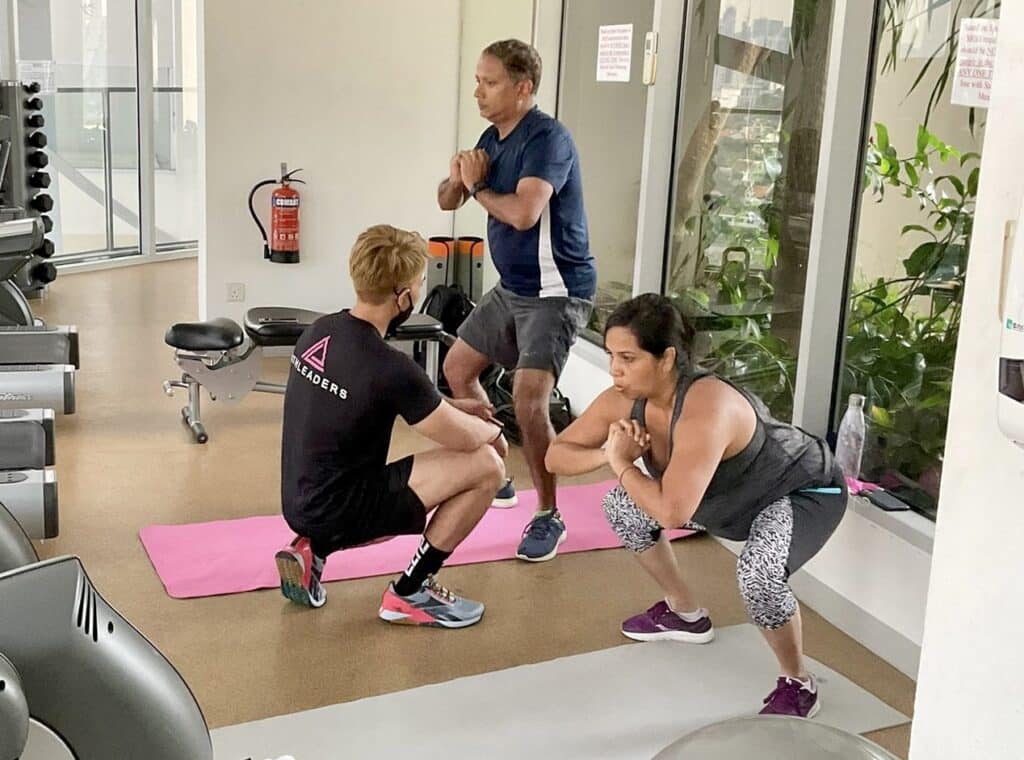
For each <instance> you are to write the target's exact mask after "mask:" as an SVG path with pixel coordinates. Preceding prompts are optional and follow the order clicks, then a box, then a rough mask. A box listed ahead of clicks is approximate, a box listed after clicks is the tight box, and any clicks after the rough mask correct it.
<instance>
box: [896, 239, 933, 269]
mask: <svg viewBox="0 0 1024 760" xmlns="http://www.w3.org/2000/svg"><path fill="white" fill-rule="evenodd" d="M937 247H938V243H935V242H928V243H921V245H919V246H918V247H917V248H915V249H914V252H913V253H911V254H910V257H909V258H907V259H905V260H904V261H903V268H904V269H905V270H906V272H907V275H908V276H909V277H920V276H921V275H922V274H923V273H924V272H926V271H928V270H929V269H931V268H932V267H933V266H934V265H935V260H936V258H937V257H936V256H935V249H936V248H937Z"/></svg>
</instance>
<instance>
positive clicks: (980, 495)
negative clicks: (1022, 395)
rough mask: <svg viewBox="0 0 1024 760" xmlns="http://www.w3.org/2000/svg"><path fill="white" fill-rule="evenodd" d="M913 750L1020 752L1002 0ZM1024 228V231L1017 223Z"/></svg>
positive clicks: (919, 759) (1012, 25) (1010, 150)
mask: <svg viewBox="0 0 1024 760" xmlns="http://www.w3.org/2000/svg"><path fill="white" fill-rule="evenodd" d="M1002 14H1003V15H1002V19H1001V21H1000V30H999V45H998V53H997V62H996V76H995V83H994V92H993V96H992V101H991V103H992V106H991V108H990V109H989V112H988V129H987V132H986V135H985V154H984V158H983V159H982V169H981V185H980V190H979V198H978V210H977V217H976V220H975V225H974V240H973V244H972V249H971V256H970V264H969V266H968V270H967V289H966V297H965V300H964V310H963V320H962V323H961V328H960V329H961V339H960V341H959V343H958V349H957V359H956V372H955V375H954V379H953V396H952V405H951V408H950V417H949V434H948V438H947V444H946V461H945V466H944V468H943V476H942V496H941V500H940V505H939V520H938V524H937V526H936V535H935V550H934V561H933V563H932V581H931V586H930V589H929V593H928V612H927V617H926V620H925V634H924V647H923V650H922V658H921V672H920V681H919V683H918V690H917V702H916V706H915V710H914V728H913V735H912V737H911V746H910V756H911V758H913V760H931V758H944V759H945V758H985V760H997V759H998V758H1007V760H1009V758H1019V757H1021V755H1022V752H1024V750H1022V746H1024V739H1022V736H1021V728H1020V726H1021V718H1022V717H1024V649H1022V647H1021V641H1022V639H1024V595H1022V594H1021V583H1020V571H1021V569H1022V559H1021V557H1022V555H1021V549H1020V536H1021V535H1022V533H1024V509H1022V507H1024V502H1022V499H1021V493H1022V490H1024V451H1021V450H1020V449H1017V448H1016V447H1014V446H1013V445H1012V444H1011V443H1009V442H1008V441H1007V440H1006V439H1005V438H1004V437H1003V436H1002V435H1001V434H1000V433H999V430H998V428H997V426H996V417H995V407H996V378H997V366H998V355H999V354H998V345H999V338H1000V327H1001V324H1000V318H999V315H998V314H997V313H996V303H997V298H996V296H995V294H996V292H997V288H998V284H999V267H1000V259H1001V251H1002V239H1003V229H1004V223H1005V222H1006V220H1008V219H1013V218H1016V216H1017V213H1018V210H1019V209H1020V203H1021V197H1022V195H1024V153H1022V151H1021V150H1020V140H1021V135H1022V134H1024V133H1022V130H1021V124H1024V91H1022V89H1021V82H1022V81H1024V5H1022V4H1021V3H1017V2H1014V3H1003V6H1002ZM1018 234H1024V233H1018Z"/></svg>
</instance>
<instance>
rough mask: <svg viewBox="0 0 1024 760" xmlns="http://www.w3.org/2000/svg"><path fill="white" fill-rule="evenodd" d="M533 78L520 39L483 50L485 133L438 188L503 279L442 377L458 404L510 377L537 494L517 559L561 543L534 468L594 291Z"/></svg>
mask: <svg viewBox="0 0 1024 760" xmlns="http://www.w3.org/2000/svg"><path fill="white" fill-rule="evenodd" d="M540 75H541V60H540V56H539V55H538V54H537V51H536V50H535V49H534V48H533V47H532V46H530V45H528V44H526V43H525V42H521V41H519V40H502V41H500V42H495V43H493V44H491V45H489V46H488V47H487V48H486V49H484V51H483V53H482V55H481V56H480V60H479V62H478V63H477V67H476V82H477V86H476V91H475V93H474V94H475V97H476V100H477V105H478V106H479V109H480V115H481V116H483V117H484V118H485V119H487V120H488V121H489V122H491V126H490V127H488V128H487V129H486V130H485V131H484V133H483V134H482V135H481V136H480V139H479V140H478V141H477V144H476V147H475V148H474V149H473V150H470V151H460V152H459V153H457V154H456V155H455V156H453V157H452V160H451V163H450V165H449V175H448V177H447V178H446V179H445V180H444V181H443V182H442V183H441V185H440V186H439V187H438V191H437V199H438V204H439V205H440V206H441V208H442V209H445V210H454V209H456V208H459V207H460V206H461V205H462V204H463V203H465V202H466V200H467V199H468V198H473V199H474V200H476V202H477V203H479V204H480V205H481V206H483V207H484V209H486V211H487V240H488V243H489V245H490V249H491V257H492V259H493V260H494V265H495V267H496V268H497V270H498V273H499V274H500V275H501V281H500V282H499V284H498V285H497V286H496V287H495V288H494V289H493V290H491V291H489V292H488V293H487V294H486V295H484V297H483V298H482V299H481V301H480V303H479V304H477V307H476V309H474V310H473V312H472V313H471V314H470V315H469V317H468V318H467V319H466V321H465V322H464V323H463V324H462V326H461V327H460V328H459V339H458V341H456V343H455V345H454V346H453V347H452V348H451V350H450V351H449V352H448V355H447V357H446V358H445V362H444V374H445V377H446V378H447V379H448V383H449V385H450V386H451V388H452V392H453V393H454V395H455V396H456V397H457V398H477V399H481V400H486V398H487V396H486V394H485V392H484V390H483V388H482V387H481V385H480V382H479V377H480V373H481V372H483V370H484V369H486V368H487V366H488V365H490V364H491V363H497V364H501V365H503V366H504V367H506V368H508V369H515V370H516V373H515V382H514V385H513V398H514V402H515V411H516V421H517V422H518V424H519V427H520V429H521V430H522V434H523V450H524V453H525V455H526V461H527V464H528V465H529V468H530V474H531V476H532V477H533V482H534V485H535V486H536V488H537V496H538V502H537V504H538V511H537V513H536V514H535V515H534V517H533V519H532V520H531V521H530V524H529V525H528V526H527V527H526V530H525V531H524V532H523V538H522V541H521V543H520V545H519V549H518V551H517V556H518V557H519V558H520V559H524V560H527V561H531V562H542V561H544V560H549V559H551V558H553V557H554V556H555V554H556V553H557V551H558V545H559V544H560V543H561V542H562V541H564V540H565V538H566V532H565V523H564V522H563V521H562V518H561V516H560V515H559V513H558V505H557V501H556V490H555V477H554V476H553V475H552V474H551V473H549V472H548V471H547V469H546V468H545V466H544V455H545V454H546V453H547V449H548V446H549V445H550V443H551V441H552V439H553V438H554V430H553V429H552V427H551V420H550V417H549V415H548V400H549V398H550V394H551V390H552V389H553V388H554V386H555V383H556V382H557V380H558V377H559V375H560V374H561V372H562V369H563V368H564V367H565V362H566V360H567V359H568V357H569V349H570V347H571V346H572V344H573V342H574V341H575V340H576V335H577V333H578V332H579V331H580V330H581V329H582V328H583V327H585V326H586V324H587V320H588V319H589V317H590V312H591V308H592V303H593V298H594V292H595V290H596V286H597V271H596V268H595V266H594V258H593V256H591V254H590V244H589V240H588V236H587V217H586V213H585V211H584V209H583V182H582V177H581V174H580V161H579V154H578V153H577V151H576V146H575V144H574V143H573V140H572V136H571V135H570V134H569V131H568V130H567V129H566V128H565V126H563V125H562V124H561V123H560V122H558V121H557V120H555V119H553V118H552V117H550V116H548V115H547V114H545V113H543V112H542V111H540V110H539V109H538V108H537V107H536V106H535V105H534V96H535V94H536V92H537V86H538V85H539V83H540ZM498 497H499V498H498V499H496V501H495V505H496V506H497V505H500V506H511V505H512V504H514V503H515V491H514V490H513V489H512V487H511V482H509V483H506V486H505V488H503V489H502V490H501V491H500V492H499V494H498ZM502 502H504V503H502Z"/></svg>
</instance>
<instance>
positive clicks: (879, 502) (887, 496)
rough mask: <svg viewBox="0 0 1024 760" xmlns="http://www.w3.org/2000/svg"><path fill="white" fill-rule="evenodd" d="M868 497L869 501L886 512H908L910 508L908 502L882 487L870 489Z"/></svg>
mask: <svg viewBox="0 0 1024 760" xmlns="http://www.w3.org/2000/svg"><path fill="white" fill-rule="evenodd" d="M867 497H868V501H870V502H871V503H872V504H874V505H875V506H876V507H878V508H879V509H884V510H885V511H886V512H907V511H909V509H910V507H909V506H908V505H907V504H905V503H904V502H902V501H900V500H899V499H897V498H896V497H895V496H893V495H892V494H891V493H889V492H888V491H884V490H881V489H879V490H877V491H869V492H868V494H867Z"/></svg>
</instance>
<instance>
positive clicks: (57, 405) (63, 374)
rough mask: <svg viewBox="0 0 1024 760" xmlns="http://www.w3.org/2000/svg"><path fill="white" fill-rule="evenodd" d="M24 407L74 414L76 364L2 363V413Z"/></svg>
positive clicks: (0, 396) (0, 397) (0, 391)
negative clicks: (5, 410)
mask: <svg viewBox="0 0 1024 760" xmlns="http://www.w3.org/2000/svg"><path fill="white" fill-rule="evenodd" d="M24 408H33V409H53V410H54V411H55V412H56V413H57V414H74V412H75V367H74V365H72V364H9V365H3V364H0V410H4V409H24Z"/></svg>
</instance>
